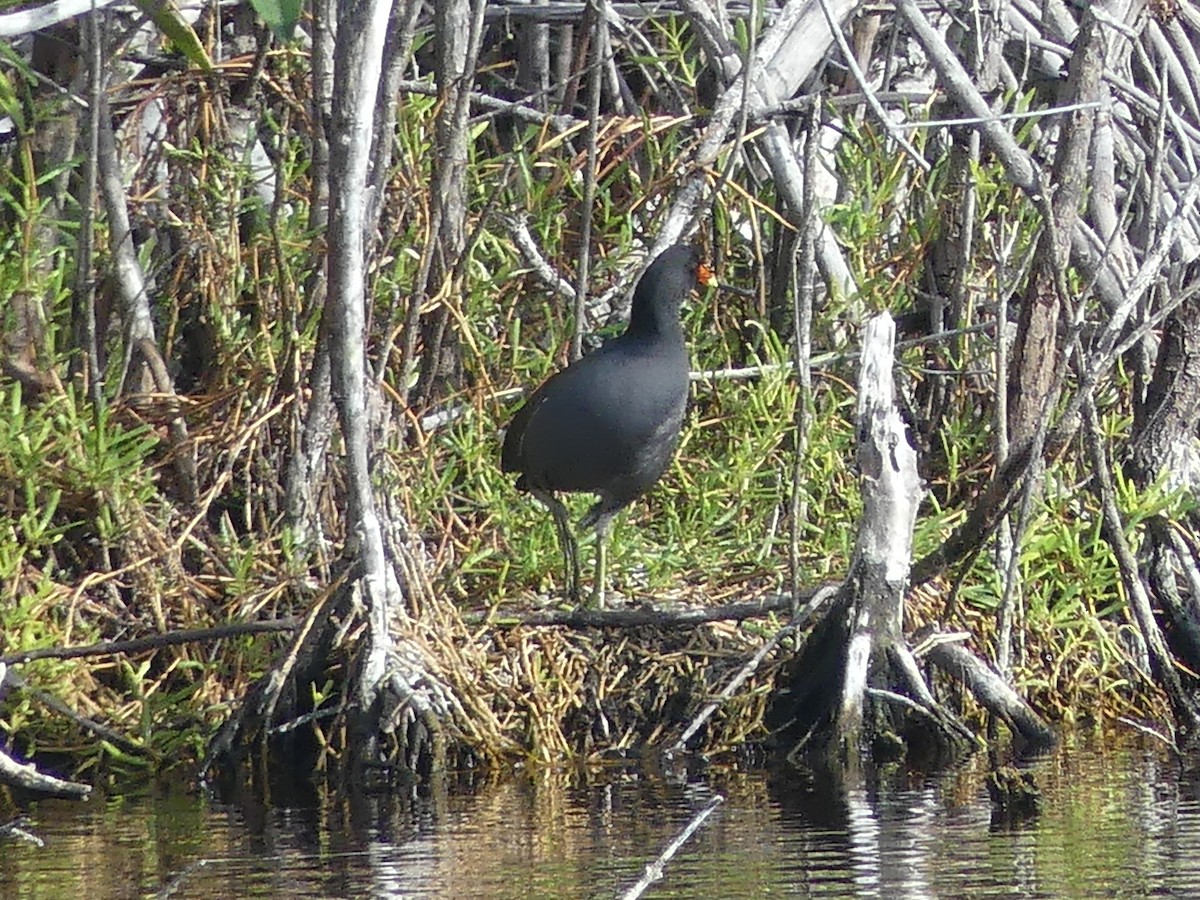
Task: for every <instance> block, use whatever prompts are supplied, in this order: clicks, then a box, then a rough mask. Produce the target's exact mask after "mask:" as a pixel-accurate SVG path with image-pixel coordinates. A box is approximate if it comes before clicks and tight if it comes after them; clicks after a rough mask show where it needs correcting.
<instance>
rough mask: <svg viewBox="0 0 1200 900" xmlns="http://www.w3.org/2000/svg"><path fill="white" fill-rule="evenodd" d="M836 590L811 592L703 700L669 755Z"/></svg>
mask: <svg viewBox="0 0 1200 900" xmlns="http://www.w3.org/2000/svg"><path fill="white" fill-rule="evenodd" d="M837 592H838V587H837V585H833V584H827V585H825V586H823V587H821V588H820V589H819V590H818V591H817V592H816V593H815V594H814V595H813V596H812V598H811V599H810V600H809V601H808V603H807V604H806V605H805V606H804V608H803V609H802V610H800V611H798V612H797V614H796V616H795V617H794V618H793V620H792V622H791V623H790V624H788V625H785V626H784V627H783V628H780V629H779V630H778V631H777V632H775V634H773V635H771V639H770V640H769V641H767V642H766V643H765V644H763V645H762V646H761V647H759V648H758V651H757V652H756V653H755V654H754V655H753V656H752V657H750V660H749V661H748V662H747V663H746V664H745V665H744V666H742V669H741V671H739V672H738V673H737V675H735V676H734V677H733V679H732V680H731V681H730V682H729V684H727V685H726V686H725V690H723V691H721V693H720V694H718V695H717V696H716V697H714V698H713V699H712V700H710V701H709V702H708V703H706V704H704V706H703V708H701V710H700V712H699V713H697V714H696V717H695V718H694V719H692V722H691V724H690V725H688V727H687V728H686V729H685V730H684V732H683V734H681V735H680V736H679V740H677V741H676V742H675V743H674V744H672V745H671V748H670V749H669V750H667V755H668V756H670V755H672V754H675V753H678V752H680V751H681V750H684V749H686V747H687V742H688V741H689V740H691V738H692V735H694V734H695V733H696V731H697V730H698V729H699V728H700V726H701V725H703V724H704V723H705V722H707V721H708V720H709V719H710V718H711V717H712V714H713V713H714V712H716V711H717V709H718V708H719V707H720V705H721V704H722V703H724V702H725V701H726V700H728V699H729V698H730V697H732V696H733V695H734V694H735V693H736V692H737V690H738V689H739V688H740V687H741V686H742V685H743V684H745V683H746V679H748V678H749V677H750V676H751V675H753V674H754V673H755V672H756V671H757V670H758V667H759V666H760V665H762V661H763V660H764V659H766V658H767V654H768V653H770V652H771V651H772V650H774V649H775V647H776V645H778V644H779V642H780V641H781V640H783V639H784V638H785V637H787V636H788V635H790V634H792V633H793V632H795V631H796V630H797V629H799V628H801V627H803V625H804V624H805V623H806V622H807V621H808V620H809V619H810V618H812V616H813V614H814V613H815V612H816V611H817V610H818V609H820V608H821V607H822V606H823V605H824V604H825V602H826V601H828V600H830V599H832V598H833V597H834V596H836V595H837Z"/></svg>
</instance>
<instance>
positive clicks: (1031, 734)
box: [919, 629, 1055, 749]
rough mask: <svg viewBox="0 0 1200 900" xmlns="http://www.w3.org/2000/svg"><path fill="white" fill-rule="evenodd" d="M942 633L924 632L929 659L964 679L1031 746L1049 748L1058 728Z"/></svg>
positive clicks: (967, 651)
mask: <svg viewBox="0 0 1200 900" xmlns="http://www.w3.org/2000/svg"><path fill="white" fill-rule="evenodd" d="M939 637H943V636H942V635H939V634H938V633H937V632H936V631H934V630H933V629H925V630H923V631H922V632H921V633H920V635H919V638H920V640H921V643H922V646H924V647H925V648H926V650H925V654H924V656H925V659H927V660H929V662H931V663H932V664H933V665H935V666H937V667H938V668H939V669H941V670H942V671H943V672H945V673H946V674H947V675H948V676H950V677H951V678H953V679H955V680H956V681H959V682H961V683H962V684H963V686H964V687H966V688H967V690H969V691H970V692H971V693H972V695H974V697H975V699H976V700H978V701H979V704H980V705H981V706H982V707H983V708H984V709H986V710H987V711H988V712H990V713H991V714H992V715H994V716H998V717H999V718H1000V719H1002V720H1003V721H1004V723H1005V724H1006V725H1008V727H1009V728H1011V729H1012V730H1013V732H1014V733H1016V734H1018V735H1020V736H1021V737H1022V738H1024V739H1025V741H1027V742H1028V743H1029V745H1030V747H1031V748H1033V749H1048V748H1049V747H1051V746H1053V745H1054V742H1055V735H1054V731H1053V730H1052V729H1051V728H1050V726H1049V725H1047V724H1046V723H1045V722H1044V721H1043V720H1042V718H1041V716H1039V715H1038V714H1037V713H1036V712H1034V711H1033V709H1032V708H1031V707H1030V706H1029V704H1028V703H1026V702H1025V701H1024V700H1023V699H1022V698H1021V696H1020V695H1019V694H1018V693H1017V692H1016V691H1014V690H1013V689H1012V688H1011V687H1010V686H1009V685H1008V683H1007V682H1006V681H1005V680H1004V679H1003V678H1001V677H1000V676H999V675H997V674H996V673H995V672H993V671H992V669H991V667H989V666H988V664H987V663H985V662H984V661H983V660H982V659H980V658H979V657H977V656H976V655H975V654H974V653H972V652H971V651H970V650H968V649H967V648H966V647H964V646H962V644H960V643H958V641H957V640H938V638H939Z"/></svg>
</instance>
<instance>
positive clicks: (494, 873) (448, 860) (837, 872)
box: [0, 743, 1200, 900]
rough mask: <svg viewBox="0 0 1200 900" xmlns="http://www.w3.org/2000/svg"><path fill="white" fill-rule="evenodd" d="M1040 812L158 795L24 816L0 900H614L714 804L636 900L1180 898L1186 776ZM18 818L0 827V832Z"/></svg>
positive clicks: (1079, 772)
mask: <svg viewBox="0 0 1200 900" xmlns="http://www.w3.org/2000/svg"><path fill="white" fill-rule="evenodd" d="M1032 768H1033V771H1034V773H1035V775H1036V777H1037V780H1038V783H1039V785H1040V787H1041V789H1042V792H1043V803H1042V812H1041V814H1040V815H1038V816H1036V817H1034V818H1031V819H1026V820H1018V821H1016V822H1008V823H1000V822H997V821H993V817H992V810H991V805H990V803H989V801H988V798H987V792H986V790H985V788H984V781H983V779H984V775H985V774H986V765H985V761H984V760H982V759H978V760H972V761H970V762H969V763H968V764H967V765H965V766H963V767H961V768H959V769H957V770H955V771H953V772H950V773H942V774H940V775H927V774H921V773H909V772H903V771H899V770H888V771H882V772H880V771H864V772H861V773H857V774H855V775H852V776H847V777H846V778H844V779H840V780H839V779H837V778H834V777H832V776H830V775H829V774H828V773H821V772H815V771H811V772H795V771H791V772H788V773H775V774H766V773H763V772H757V771H755V772H744V771H716V770H710V771H708V772H705V773H701V774H699V775H697V774H692V775H687V776H679V777H671V776H666V775H662V774H646V773H636V772H629V771H604V772H592V773H590V774H586V775H581V774H579V773H573V774H571V773H562V772H559V773H546V772H543V773H539V774H537V775H529V774H526V775H524V776H523V777H512V778H508V779H506V780H503V781H496V782H491V783H486V784H482V785H476V786H475V788H474V790H473V791H470V792H460V791H456V790H451V789H449V788H447V787H445V786H443V787H442V788H440V789H435V790H430V791H425V792H413V791H407V792H397V793H393V794H383V795H376V796H371V797H362V796H359V797H355V798H352V799H347V798H340V797H338V796H335V795H332V794H324V793H318V792H313V791H310V792H308V793H307V794H297V795H292V796H289V797H288V798H286V800H283V799H281V798H279V797H276V798H274V802H272V803H269V804H264V803H261V802H257V801H255V800H253V799H251V798H237V799H235V800H234V801H232V802H229V803H218V802H215V801H213V800H211V799H206V798H204V797H200V796H194V795H184V794H178V793H176V794H168V795H162V796H145V797H140V798H137V799H113V800H109V801H107V802H106V801H94V802H92V803H89V804H74V803H67V802H58V801H55V802H39V803H37V804H34V805H32V806H30V807H28V808H27V809H26V810H25V812H27V813H28V815H29V816H30V820H31V821H30V825H29V827H30V829H31V830H33V831H34V832H36V833H37V834H38V835H39V836H40V837H41V838H43V839H44V840H45V842H46V846H45V847H43V848H41V849H39V848H37V847H34V846H32V845H26V844H23V843H19V842H15V841H11V840H6V841H4V842H3V843H0V897H5V898H7V897H19V898H30V900H40V898H62V897H69V898H72V900H81V898H83V900H100V898H107V897H113V898H123V897H147V896H156V895H159V896H171V897H179V898H189V897H194V898H243V897H264V898H265V897H270V898H275V897H280V898H282V897H300V896H304V897H355V898H358V897H380V898H391V897H453V898H471V897H480V898H506V897H513V898H518V897H519V898H541V897H545V898H557V897H612V896H614V895H616V894H618V893H619V892H620V890H621V889H622V888H624V887H626V886H628V885H630V884H632V883H634V882H635V881H636V880H637V879H638V878H639V877H640V876H641V873H642V870H643V868H644V866H645V865H646V864H647V863H648V862H650V861H651V860H653V859H654V857H655V856H656V855H657V854H658V852H659V851H660V850H661V849H662V848H663V847H664V846H665V845H666V844H667V843H668V842H669V841H670V840H671V839H672V837H674V836H675V835H676V834H677V833H678V832H679V831H680V830H681V829H682V828H683V827H684V825H685V824H686V823H687V822H688V821H689V820H690V818H691V817H692V815H693V813H694V812H695V811H696V810H698V809H700V808H701V807H703V806H704V805H705V803H707V801H708V800H709V799H710V798H711V797H712V796H713V793H714V792H720V793H722V794H723V795H725V796H726V797H727V801H726V803H725V804H724V805H722V806H721V807H720V808H719V809H718V810H717V812H716V813H715V814H714V815H713V816H712V817H711V818H710V819H709V820H708V822H707V823H706V824H705V826H704V827H703V828H702V829H701V830H700V831H699V832H698V833H697V835H696V836H695V837H694V838H693V839H692V841H691V842H689V843H688V844H687V845H686V846H685V847H684V848H683V849H682V850H681V851H680V853H679V855H677V856H676V857H675V859H674V860H673V861H672V862H671V864H670V865H669V866H668V868H667V872H666V879H665V881H664V883H663V884H662V885H660V886H659V887H658V888H652V889H651V892H650V894H649V895H650V896H667V895H669V896H673V897H695V898H706V900H707V898H712V897H723V898H734V897H762V896H790V897H864V898H869V897H879V898H894V897H900V898H906V897H911V898H931V897H966V896H970V897H1023V898H1030V897H1032V898H1037V897H1047V898H1069V897H1089V898H1090V897H1102V896H1121V897H1126V896H1135V897H1136V896H1194V895H1195V891H1196V886H1197V885H1200V773H1198V771H1197V769H1196V767H1194V766H1181V765H1179V764H1178V763H1177V762H1176V761H1174V760H1173V759H1171V758H1170V757H1168V756H1166V755H1165V754H1164V753H1162V752H1161V751H1160V750H1159V748H1157V747H1155V746H1148V745H1143V744H1133V745H1125V746H1122V747H1118V748H1113V747H1112V746H1109V747H1108V748H1107V749H1105V748H1103V747H1098V746H1095V745H1075V744H1071V743H1068V744H1067V745H1066V746H1064V747H1063V748H1061V749H1060V750H1059V751H1057V752H1056V753H1055V754H1054V755H1052V756H1050V757H1047V758H1045V759H1042V760H1039V761H1037V762H1036V763H1034V764H1033V767H1032ZM12 814H15V811H13V810H9V809H5V808H0V820H7V819H8V818H10V817H11V815H12Z"/></svg>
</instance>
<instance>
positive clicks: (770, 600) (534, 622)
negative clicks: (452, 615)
mask: <svg viewBox="0 0 1200 900" xmlns="http://www.w3.org/2000/svg"><path fill="white" fill-rule="evenodd" d="M830 587H834V588H836V585H828V584H825V585H819V586H817V587H815V588H810V589H809V590H807V591H803V592H801V594H800V600H801V603H802V604H804V605H807V604H809V603H812V602H813V601H814V600H816V598H817V597H821V598H822V599H823V598H824V596H825V594H824V592H825V591H827V590H828V589H829V588H830ZM803 608H805V607H804V606H803V605H802V609H803ZM791 611H792V598H791V596H790V595H788V594H770V595H768V596H766V597H763V598H761V599H759V600H750V601H747V602H745V603H730V604H727V605H725V606H704V607H689V608H684V609H674V610H672V609H654V608H652V607H639V608H637V609H613V610H603V611H601V610H594V609H575V610H550V611H546V612H537V613H530V614H528V615H524V616H513V617H511V618H510V617H504V618H497V619H494V620H492V623H491V624H492V625H494V626H496V627H503V626H505V625H508V626H510V627H516V626H518V625H524V626H528V627H541V626H546V625H562V626H565V627H567V628H641V627H643V626H646V625H656V626H660V627H671V626H684V625H702V624H704V623H705V622H742V621H744V620H746V619H757V618H761V617H763V616H769V615H771V614H772V613H781V612H785V613H788V614H789V615H790V613H791ZM477 624H478V623H477Z"/></svg>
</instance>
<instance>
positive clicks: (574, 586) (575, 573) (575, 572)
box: [532, 490, 580, 604]
mask: <svg viewBox="0 0 1200 900" xmlns="http://www.w3.org/2000/svg"><path fill="white" fill-rule="evenodd" d="M532 493H533V495H534V496H535V497H537V498H538V499H539V500H540V501H542V503H543V504H545V505H546V507H547V508H548V509H549V510H550V515H551V517H553V519H554V527H555V529H556V530H557V531H558V545H559V547H561V548H562V554H563V578H564V580H565V588H566V593H567V597H568V599H569V600H570V601H571V602H572V603H574V604H578V603H579V581H580V578H579V543H578V542H577V541H576V540H575V535H574V534H573V533H572V532H571V520H570V517H569V516H568V515H567V508H566V507H565V506H563V504H562V501H561V500H559V499H558V498H557V497H555V496H554V494H553V493H551V492H550V491H541V490H538V491H533V492H532Z"/></svg>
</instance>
